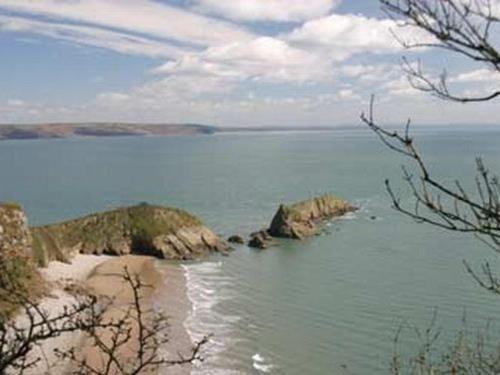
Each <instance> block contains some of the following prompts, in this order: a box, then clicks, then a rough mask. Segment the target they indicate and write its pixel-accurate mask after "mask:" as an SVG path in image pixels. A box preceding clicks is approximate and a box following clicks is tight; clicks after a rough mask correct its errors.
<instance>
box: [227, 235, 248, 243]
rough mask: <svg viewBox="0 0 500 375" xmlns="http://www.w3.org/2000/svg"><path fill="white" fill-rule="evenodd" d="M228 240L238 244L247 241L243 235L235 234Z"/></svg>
mask: <svg viewBox="0 0 500 375" xmlns="http://www.w3.org/2000/svg"><path fill="white" fill-rule="evenodd" d="M227 242H231V243H237V244H240V245H243V244H244V243H245V239H244V238H243V237H241V236H239V235H237V234H235V235H234V236H231V237H229V238H228V239H227Z"/></svg>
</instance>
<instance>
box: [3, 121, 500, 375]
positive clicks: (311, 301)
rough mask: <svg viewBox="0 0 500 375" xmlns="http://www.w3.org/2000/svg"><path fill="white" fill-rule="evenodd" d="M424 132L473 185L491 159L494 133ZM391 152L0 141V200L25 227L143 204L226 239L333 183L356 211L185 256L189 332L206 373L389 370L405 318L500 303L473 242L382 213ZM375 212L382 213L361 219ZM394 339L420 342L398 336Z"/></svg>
mask: <svg viewBox="0 0 500 375" xmlns="http://www.w3.org/2000/svg"><path fill="white" fill-rule="evenodd" d="M472 129H474V128H471V129H459V130H457V129H455V130H451V129H449V130H446V129H444V130H443V129H442V130H436V129H433V130H421V131H419V132H418V133H419V134H418V139H419V141H420V142H421V143H422V149H423V150H424V152H425V155H426V157H427V159H428V161H429V164H430V165H431V166H432V168H433V170H434V171H435V172H436V173H437V174H440V175H442V176H443V178H444V179H446V180H448V181H450V182H452V181H453V179H454V178H456V177H458V178H460V179H463V180H464V181H469V182H470V183H472V182H473V180H472V178H471V177H472V176H473V174H474V157H475V156H478V155H483V156H484V157H485V159H486V160H487V161H488V164H489V166H490V167H491V169H492V170H496V171H500V149H499V147H498V145H500V132H495V131H491V130H478V129H475V130H472ZM402 162H403V160H401V159H400V158H399V157H397V156H396V155H394V154H392V153H390V152H389V151H387V150H386V149H385V148H384V147H383V146H381V145H380V144H379V142H378V141H377V140H376V139H375V137H374V135H373V134H371V133H370V132H368V131H362V130H359V131H337V132H331V133H293V132H292V133H280V134H277V133H275V134H257V133H255V134H238V135H216V136H197V137H166V138H106V139H104V138H100V139H85V140H83V139H74V140H53V141H52V140H51V141H43V140H40V141H17V142H15V141H12V142H11V141H7V142H1V143H0V176H1V182H0V200H15V201H18V202H21V203H22V204H23V205H24V207H25V209H26V210H27V212H28V215H29V219H30V221H31V223H32V224H42V223H49V222H53V221H58V220H63V219H68V218H72V217H75V216H79V215H83V214H87V213H90V212H93V211H101V210H105V209H109V208H112V207H116V206H120V205H128V204H134V203H137V202H142V201H147V202H151V203H158V204H165V205H171V206H176V207H180V208H184V209H186V210H188V211H190V212H193V213H195V214H197V215H199V216H200V217H201V218H202V219H203V220H204V221H205V223H206V224H207V225H209V226H211V227H212V228H213V229H214V230H216V231H217V232H219V233H220V234H221V235H223V236H228V235H230V234H235V233H237V234H243V235H246V234H248V233H250V232H251V231H253V230H256V229H260V228H261V227H264V226H266V224H268V223H269V221H270V219H271V218H272V215H273V213H274V211H275V210H276V208H277V206H278V204H279V203H280V202H292V201H296V200H301V199H305V198H308V197H311V196H313V195H317V194H321V193H325V192H333V193H335V194H337V195H340V196H342V197H344V198H346V199H348V200H350V201H352V202H354V203H356V204H357V205H359V206H360V207H361V210H360V211H358V212H357V213H356V214H354V215H349V216H348V217H346V218H343V219H341V220H338V221H335V222H333V223H331V224H330V225H329V226H328V227H327V229H328V231H327V232H328V233H326V234H324V235H322V236H320V237H315V238H311V239H308V240H306V241H304V242H292V241H283V242H281V243H280V245H279V246H278V247H276V248H273V249H268V250H265V251H256V250H251V249H249V248H247V247H245V246H241V247H238V248H237V249H236V251H235V252H234V253H232V254H231V256H229V257H214V258H213V259H212V260H211V261H210V262H207V263H199V264H196V263H194V264H187V265H185V266H184V268H185V270H186V275H187V278H188V286H189V296H190V298H191V299H192V301H193V304H194V307H195V310H194V311H193V313H192V315H191V316H190V318H189V319H188V320H187V322H186V325H187V327H188V328H189V330H190V331H191V333H192V335H193V336H194V337H195V338H196V337H200V336H201V335H203V334H205V333H213V334H214V339H213V342H212V344H211V346H210V348H209V349H208V353H207V360H206V362H205V363H204V364H203V365H202V366H201V367H199V368H197V369H196V371H195V372H197V373H201V374H209V373H212V374H226V373H227V374H233V373H234V374H259V373H264V372H268V373H272V374H338V373H353V374H377V373H380V374H382V373H386V372H387V369H388V366H389V360H390V356H391V353H392V349H393V344H392V339H393V337H394V335H395V333H396V330H397V328H398V326H399V325H400V324H401V323H402V322H408V323H409V324H412V325H415V326H420V327H425V326H426V325H427V324H428V323H429V322H430V320H431V317H432V314H433V311H434V310H435V309H437V311H438V325H439V326H440V327H442V328H443V332H444V334H443V337H442V339H443V343H446V342H447V340H448V339H449V338H450V337H451V336H452V335H453V333H454V332H455V331H456V330H457V329H460V328H461V327H462V316H463V315H464V311H465V312H466V316H467V319H468V322H469V326H470V327H472V328H476V327H481V326H484V325H485V324H486V323H487V320H488V319H493V324H492V326H491V328H490V334H491V335H492V336H493V337H500V335H499V332H498V330H497V328H500V327H498V326H497V325H495V320H494V319H495V318H496V317H497V316H498V311H499V308H500V301H498V300H497V299H496V298H495V297H494V296H491V295H489V294H487V293H486V292H485V291H482V290H481V289H479V288H478V287H477V286H476V285H475V284H474V282H473V281H472V280H471V278H470V277H469V276H468V275H467V274H466V272H465V271H464V268H463V265H462V260H463V259H467V260H468V261H470V263H472V264H473V265H479V264H480V263H481V261H483V260H493V261H495V255H494V254H493V253H492V252H491V250H489V249H487V248H485V247H484V246H483V245H481V244H480V243H479V242H477V241H476V240H474V239H472V238H469V237H465V236H460V235H455V234H450V233H443V232H440V231H438V230H436V229H434V228H431V227H428V226H423V225H417V224H415V223H413V222H412V221H410V220H408V219H406V218H404V217H402V216H401V215H400V214H398V213H396V212H394V211H393V210H391V209H390V207H389V206H390V203H389V200H388V197H387V194H386V193H385V190H384V186H383V181H384V179H385V178H386V177H388V178H390V179H391V180H392V181H393V182H394V183H395V186H396V187H397V188H396V190H397V191H400V192H401V194H402V195H403V196H405V195H407V193H408V192H407V191H406V189H405V188H404V184H402V183H401V178H400V169H399V166H400V165H401V164H402ZM371 216H376V217H377V219H376V220H372V219H371V218H370V217H371ZM405 342H406V344H404V345H406V346H404V350H410V349H411V347H412V345H414V344H415V343H414V342H413V341H412V340H411V339H408V340H407V341H405Z"/></svg>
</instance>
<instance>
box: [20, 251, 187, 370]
mask: <svg viewBox="0 0 500 375" xmlns="http://www.w3.org/2000/svg"><path fill="white" fill-rule="evenodd" d="M125 266H126V267H127V269H128V271H129V272H130V273H131V274H137V275H139V277H141V280H142V281H143V282H144V283H145V284H148V285H150V286H152V288H144V293H143V296H144V298H143V302H144V304H145V306H146V308H152V309H153V310H154V311H158V312H159V311H162V312H163V313H164V314H165V315H167V317H168V323H169V325H170V327H169V330H168V331H167V332H168V336H169V342H168V343H167V344H166V345H165V346H164V347H163V348H162V349H161V352H160V354H161V355H163V356H164V357H165V358H167V359H169V360H170V359H178V358H179V357H178V356H179V354H181V355H183V356H187V355H189V353H190V351H191V348H192V341H191V336H190V335H189V332H188V331H187V329H186V327H185V321H186V319H187V318H188V316H189V314H190V311H191V304H190V302H189V299H188V295H187V285H186V278H185V275H184V271H183V269H182V267H181V265H180V264H171V263H167V262H162V261H158V260H156V259H154V258H152V257H148V256H137V255H127V256H121V257H111V256H95V255H77V256H76V257H75V258H73V259H72V261H71V263H69V264H66V263H62V262H50V263H49V266H48V267H47V268H44V269H41V273H42V275H43V277H44V278H45V279H46V280H47V281H48V282H49V283H51V284H52V289H51V291H50V295H49V296H47V297H45V298H44V299H43V300H42V302H41V303H42V306H43V308H44V309H45V310H46V311H48V312H49V313H50V314H53V313H57V312H58V311H61V310H62V309H63V308H64V306H67V305H71V304H72V303H74V302H75V301H76V299H75V297H73V296H72V295H71V294H69V293H68V292H66V291H64V289H65V287H67V286H68V285H71V284H77V285H81V286H83V287H84V288H88V289H89V290H91V291H92V292H93V293H94V294H96V295H97V296H104V297H113V303H112V305H111V306H110V311H109V317H110V318H112V319H116V318H119V317H120V316H121V315H123V314H124V312H123V306H124V305H126V304H128V303H130V302H131V300H132V299H133V297H132V293H131V292H130V291H129V290H127V289H128V285H126V284H125V281H124V280H123V278H122V276H121V275H122V273H123V269H124V267H125ZM120 307H121V308H120ZM71 346H73V347H75V348H77V350H78V351H80V352H81V353H82V355H85V356H86V357H87V358H89V362H90V363H94V364H95V363H99V361H100V359H101V355H100V354H99V352H98V351H97V350H96V349H95V348H93V347H92V345H91V343H90V342H89V340H88V339H87V338H85V337H84V335H82V334H81V333H74V334H71V335H69V334H68V335H66V334H65V335H61V336H60V337H57V338H55V339H50V340H47V341H46V342H44V343H43V345H42V346H41V348H40V350H38V351H36V352H35V351H34V353H33V356H40V354H41V355H42V356H43V357H44V358H46V360H44V361H42V362H40V363H39V364H38V365H37V366H36V367H35V368H33V369H32V370H31V371H30V372H27V374H39V373H44V372H47V371H50V373H52V374H63V373H66V371H67V365H65V364H63V363H56V362H57V361H56V358H55V356H54V355H53V354H52V353H53V350H54V349H55V348H60V347H71ZM136 346H137V341H136V340H131V341H130V342H129V343H127V345H126V347H125V348H124V350H125V351H131V350H132V351H133V350H136ZM54 363H56V364H55V365H54ZM157 373H158V374H163V373H168V374H179V375H188V374H190V373H191V366H190V365H184V366H173V367H167V368H161V369H159V370H158V371H157Z"/></svg>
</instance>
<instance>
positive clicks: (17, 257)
mask: <svg viewBox="0 0 500 375" xmlns="http://www.w3.org/2000/svg"><path fill="white" fill-rule="evenodd" d="M31 244H32V240H31V235H30V232H29V230H28V225H27V220H26V216H25V214H24V211H23V209H22V208H21V207H20V206H19V205H17V204H15V203H0V320H1V318H2V317H3V316H5V315H8V314H10V313H11V312H12V310H13V309H14V308H15V306H14V305H13V303H12V299H11V298H7V297H8V296H3V293H9V294H10V293H11V291H16V293H19V294H23V293H25V292H27V291H28V290H30V289H32V290H31V291H32V292H33V293H32V294H33V295H35V294H36V293H37V292H38V291H39V290H40V289H41V288H42V285H41V284H40V282H38V280H39V275H38V272H37V270H36V267H35V266H34V263H33V262H32V258H31V257H32V250H31ZM7 301H10V302H7Z"/></svg>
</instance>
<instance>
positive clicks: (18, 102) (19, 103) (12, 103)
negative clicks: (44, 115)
mask: <svg viewBox="0 0 500 375" xmlns="http://www.w3.org/2000/svg"><path fill="white" fill-rule="evenodd" d="M24 104H25V103H24V100H19V99H9V100H7V105H8V106H9V107H22V106H24Z"/></svg>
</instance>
